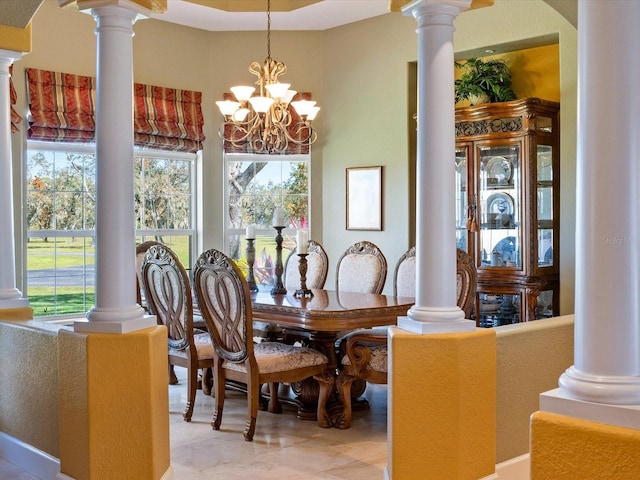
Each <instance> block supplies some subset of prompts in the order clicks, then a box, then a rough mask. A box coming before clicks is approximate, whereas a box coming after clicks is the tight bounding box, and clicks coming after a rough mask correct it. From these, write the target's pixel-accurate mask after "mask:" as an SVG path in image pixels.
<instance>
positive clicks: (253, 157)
mask: <svg viewBox="0 0 640 480" xmlns="http://www.w3.org/2000/svg"><path fill="white" fill-rule="evenodd" d="M265 161H266V162H281V163H282V162H305V163H306V170H307V193H306V195H307V219H306V224H307V225H306V228H305V230H307V231H308V232H309V236H308V238H310V239H311V238H313V237H312V231H311V218H312V216H313V212H312V202H311V198H312V178H311V151H309V153H304V154H274V155H267V154H255V153H231V152H223V162H222V163H223V183H224V190H223V192H224V202H223V242H224V251H225V252H227V254H230V250H231V237H232V236H238V237H239V238H240V240H241V242H243V241H246V240H245V234H246V225H243V226H242V227H240V228H231V227H230V226H229V218H228V215H229V208H230V203H229V196H230V191H229V165H230V164H232V163H237V162H247V163H252V162H265ZM284 180H286V178H281V181H282V182H283V181H284ZM296 232H297V229H296V228H293V227H290V226H289V225H287V226H286V227H285V228H284V229H283V230H282V236H283V237H285V238H287V237H289V238H295V236H296ZM255 234H256V237H257V236H259V235H263V236H264V235H272V236H273V237H274V242H273V244H274V246H275V236H276V231H275V229H274V228H260V227H259V226H256V228H255ZM274 248H275V247H274ZM255 249H256V262H257V261H258V260H259V258H258V256H259V255H258V254H259V252H260V251H261V250H262V246H261V245H258V244H257V245H255ZM289 251H290V250H288V249H287V248H285V247H283V250H282V262H283V264H284V262H285V260H286V258H287V255H288V254H289ZM234 260H238V259H234ZM273 260H274V262H275V258H274V259H273ZM240 268H241V270H243V271H246V270H247V267H246V265H244V264H243V263H242V262H240Z"/></svg>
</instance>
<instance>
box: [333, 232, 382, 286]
mask: <svg viewBox="0 0 640 480" xmlns="http://www.w3.org/2000/svg"><path fill="white" fill-rule="evenodd" d="M386 279H387V259H386V258H385V256H384V255H383V254H382V251H381V250H380V249H379V248H378V246H377V245H375V244H373V243H371V242H368V241H366V240H365V241H362V242H357V243H354V244H353V245H351V246H350V247H349V248H347V249H346V250H345V252H344V253H343V254H342V256H341V257H340V258H339V259H338V265H337V267H336V290H337V291H338V292H340V291H344V292H358V293H382V289H383V288H384V282H385V281H386Z"/></svg>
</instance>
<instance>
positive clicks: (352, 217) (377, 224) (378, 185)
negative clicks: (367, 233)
mask: <svg viewBox="0 0 640 480" xmlns="http://www.w3.org/2000/svg"><path fill="white" fill-rule="evenodd" d="M347 230H382V167H352V168H347Z"/></svg>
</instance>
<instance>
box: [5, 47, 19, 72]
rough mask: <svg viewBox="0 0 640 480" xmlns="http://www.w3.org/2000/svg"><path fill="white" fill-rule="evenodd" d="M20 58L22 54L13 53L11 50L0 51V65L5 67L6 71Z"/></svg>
mask: <svg viewBox="0 0 640 480" xmlns="http://www.w3.org/2000/svg"><path fill="white" fill-rule="evenodd" d="M21 58H22V52H14V51H13V50H2V49H0V65H6V66H7V69H8V68H9V66H11V65H12V64H13V63H15V62H16V60H20V59H21Z"/></svg>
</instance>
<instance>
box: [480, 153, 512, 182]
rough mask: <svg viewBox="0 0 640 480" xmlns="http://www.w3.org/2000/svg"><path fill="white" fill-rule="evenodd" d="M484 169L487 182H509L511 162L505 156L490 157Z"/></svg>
mask: <svg viewBox="0 0 640 480" xmlns="http://www.w3.org/2000/svg"><path fill="white" fill-rule="evenodd" d="M485 170H486V171H487V179H488V181H489V183H497V184H498V185H506V184H507V183H509V181H510V180H511V175H512V173H513V172H512V168H511V162H510V161H509V160H507V159H506V158H505V157H493V158H490V159H489V160H488V161H487V165H486V167H485Z"/></svg>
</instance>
